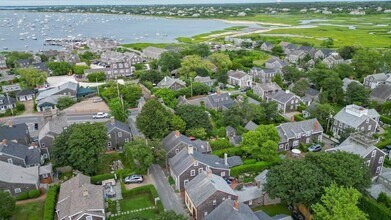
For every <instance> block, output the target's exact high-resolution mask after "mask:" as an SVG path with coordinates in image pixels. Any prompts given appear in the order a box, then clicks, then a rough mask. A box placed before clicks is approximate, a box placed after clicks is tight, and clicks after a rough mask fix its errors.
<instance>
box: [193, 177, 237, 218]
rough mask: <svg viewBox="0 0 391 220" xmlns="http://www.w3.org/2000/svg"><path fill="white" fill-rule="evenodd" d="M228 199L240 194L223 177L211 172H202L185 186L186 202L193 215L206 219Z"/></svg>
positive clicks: (233, 198) (235, 197)
mask: <svg viewBox="0 0 391 220" xmlns="http://www.w3.org/2000/svg"><path fill="white" fill-rule="evenodd" d="M226 199H232V200H237V199H238V196H237V195H236V193H235V191H234V190H232V189H231V187H230V185H228V183H227V182H226V181H225V180H224V179H223V178H222V177H221V176H217V175H215V174H213V173H211V172H209V171H208V172H205V171H204V172H201V173H200V174H198V175H197V176H196V177H195V178H194V179H193V180H192V181H190V182H189V183H188V184H187V185H186V186H185V204H186V207H187V209H188V210H189V212H190V214H191V215H192V217H193V218H194V219H196V220H204V219H206V217H207V216H208V214H210V213H211V212H212V211H213V210H214V209H215V208H217V207H218V206H219V205H220V204H221V203H223V202H224V201H225V200H226Z"/></svg>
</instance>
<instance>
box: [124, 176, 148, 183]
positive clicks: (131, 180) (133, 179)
mask: <svg viewBox="0 0 391 220" xmlns="http://www.w3.org/2000/svg"><path fill="white" fill-rule="evenodd" d="M143 181H144V179H143V176H142V175H138V174H134V175H130V176H127V177H126V178H125V183H126V184H129V183H142V182H143Z"/></svg>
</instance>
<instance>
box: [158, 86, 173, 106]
mask: <svg viewBox="0 0 391 220" xmlns="http://www.w3.org/2000/svg"><path fill="white" fill-rule="evenodd" d="M153 94H155V95H156V96H157V97H159V98H161V99H163V102H164V104H165V105H167V106H169V107H170V108H175V107H176V105H177V103H178V100H177V97H176V93H175V91H174V90H172V89H169V88H162V89H157V90H155V91H154V93H153Z"/></svg>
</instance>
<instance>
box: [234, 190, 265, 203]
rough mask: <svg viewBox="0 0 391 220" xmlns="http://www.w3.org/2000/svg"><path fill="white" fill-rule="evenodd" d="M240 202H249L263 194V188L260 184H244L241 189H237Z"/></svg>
mask: <svg viewBox="0 0 391 220" xmlns="http://www.w3.org/2000/svg"><path fill="white" fill-rule="evenodd" d="M235 192H236V194H237V195H238V201H239V202H248V201H250V200H254V199H258V198H260V197H261V196H262V190H261V188H259V187H258V186H248V187H246V186H244V187H243V188H242V189H241V190H235Z"/></svg>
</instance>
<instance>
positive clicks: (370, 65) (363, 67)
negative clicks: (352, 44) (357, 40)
mask: <svg viewBox="0 0 391 220" xmlns="http://www.w3.org/2000/svg"><path fill="white" fill-rule="evenodd" d="M352 65H353V66H354V68H355V70H356V73H357V78H359V79H362V78H364V77H365V76H367V75H370V74H374V73H376V72H379V71H380V69H381V67H382V57H381V54H380V52H379V51H377V50H375V49H368V48H365V49H364V48H363V49H359V50H357V52H356V53H355V54H354V56H353V58H352Z"/></svg>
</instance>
